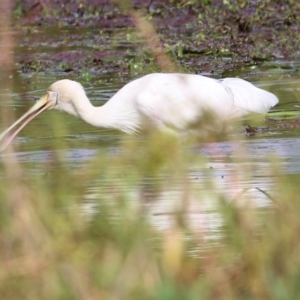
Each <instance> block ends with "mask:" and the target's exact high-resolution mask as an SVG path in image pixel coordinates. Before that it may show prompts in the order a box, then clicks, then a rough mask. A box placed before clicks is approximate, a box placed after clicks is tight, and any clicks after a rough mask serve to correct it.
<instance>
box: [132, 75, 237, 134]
mask: <svg viewBox="0 0 300 300" xmlns="http://www.w3.org/2000/svg"><path fill="white" fill-rule="evenodd" d="M147 79H151V80H148V81H147V84H145V86H144V87H143V89H141V90H140V92H139V93H138V95H137V97H136V101H135V106H136V109H137V111H139V112H140V113H141V114H142V115H143V116H145V120H146V121H150V123H151V124H154V125H155V126H156V127H159V128H161V129H163V128H165V127H166V128H175V129H179V130H183V129H187V128H188V127H191V126H192V127H193V126H194V125H195V124H197V123H198V122H199V121H200V120H201V119H202V117H203V115H205V114H206V113H211V114H214V115H216V116H218V117H217V118H216V119H219V118H222V117H225V118H226V116H229V115H230V112H231V111H232V108H233V106H232V103H233V101H232V99H230V97H229V95H228V93H227V91H226V90H225V89H224V87H223V86H222V85H221V84H220V83H219V82H218V81H217V80H214V79H211V78H207V77H203V76H199V75H186V74H161V75H159V74H158V75H152V77H149V76H148V77H147Z"/></svg>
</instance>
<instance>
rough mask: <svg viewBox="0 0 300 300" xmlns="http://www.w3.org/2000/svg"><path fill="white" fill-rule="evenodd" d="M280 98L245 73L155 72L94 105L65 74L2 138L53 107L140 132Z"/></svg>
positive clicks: (259, 108) (249, 109)
mask: <svg viewBox="0 0 300 300" xmlns="http://www.w3.org/2000/svg"><path fill="white" fill-rule="evenodd" d="M277 102H278V99H277V97H276V96H275V95H273V94H272V93H269V92H267V91H264V90H262V89H259V88H257V87H255V86H254V85H252V84H251V83H249V82H247V81H245V80H243V79H238V78H225V79H220V80H218V79H212V78H208V77H205V76H201V75H189V74H163V73H155V74H149V75H146V76H144V77H141V78H139V79H136V80H133V81H132V82H130V83H128V84H126V85H125V86H124V87H123V88H121V89H120V90H119V91H118V92H117V93H116V94H115V95H114V96H113V97H112V98H111V99H110V100H109V101H108V102H106V103H105V104H104V105H102V106H101V107H94V106H93V105H92V104H91V102H90V101H89V99H88V98H87V96H86V93H85V91H84V89H83V87H82V86H81V84H80V83H78V82H76V81H72V80H68V79H63V80H59V81H57V82H55V83H53V84H52V85H51V86H50V88H49V91H48V92H47V94H46V95H45V96H44V97H42V98H41V99H40V100H39V102H37V103H36V105H35V106H34V107H33V108H32V109H31V110H30V111H29V112H28V113H27V114H26V115H24V116H23V117H22V118H21V119H19V120H18V121H17V122H16V123H15V124H13V125H12V126H11V127H10V128H9V129H8V130H7V131H5V132H4V133H3V134H2V135H1V136H0V139H1V138H2V137H3V136H4V135H5V134H6V133H7V132H8V131H9V130H10V129H12V128H13V127H14V126H15V125H16V124H18V123H19V122H20V121H22V120H24V119H25V118H27V117H29V118H30V119H32V118H33V117H34V116H35V115H37V114H39V113H40V112H41V111H44V110H47V109H51V108H55V109H58V110H61V111H65V112H67V113H70V114H73V115H74V116H77V117H79V118H81V119H83V120H84V121H85V122H87V123H89V124H91V125H93V126H97V127H104V128H113V129H117V130H121V131H124V132H126V133H135V132H139V131H141V130H143V129H145V128H149V127H150V128H153V127H154V128H157V129H161V130H164V129H172V130H173V129H176V130H181V131H185V130H188V129H189V128H191V127H195V124H198V123H199V121H201V118H203V116H204V115H205V114H206V113H209V115H210V119H211V120H212V121H214V122H212V123H215V121H216V120H217V121H226V120H229V119H232V118H236V117H240V116H243V115H246V114H249V113H261V114H265V113H267V112H268V111H269V109H270V108H271V107H272V106H274V105H276V104H277ZM39 103H40V104H39ZM28 122H29V120H28V121H27V122H26V123H28ZM26 123H25V124H26ZM24 126H25V125H24ZM199 130H201V128H199Z"/></svg>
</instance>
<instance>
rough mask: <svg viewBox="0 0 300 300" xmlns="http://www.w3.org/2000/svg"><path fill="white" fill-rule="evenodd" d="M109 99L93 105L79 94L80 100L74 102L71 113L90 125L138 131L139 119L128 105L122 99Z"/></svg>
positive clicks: (130, 131) (129, 131) (128, 131)
mask: <svg viewBox="0 0 300 300" xmlns="http://www.w3.org/2000/svg"><path fill="white" fill-rule="evenodd" d="M83 98H85V99H84V101H83ZM113 98H114V97H113ZM113 98H112V99H113ZM112 99H111V100H112ZM111 100H110V101H108V102H107V103H105V104H104V105H102V106H99V107H95V106H93V105H92V103H91V102H90V100H89V99H88V98H87V96H86V95H84V97H82V95H81V97H80V101H75V103H76V104H75V103H74V104H75V105H74V109H75V111H74V113H73V114H74V115H76V116H77V117H79V118H81V119H82V120H83V121H85V122H86V123H88V124H90V125H92V126H96V127H104V128H111V129H117V130H121V131H124V132H127V133H133V132H136V131H138V125H139V121H138V120H137V117H136V114H135V113H134V111H133V110H132V109H130V107H128V105H124V103H123V101H117V102H116V101H111ZM122 103H123V104H122ZM116 104H117V105H116ZM69 113H72V112H69Z"/></svg>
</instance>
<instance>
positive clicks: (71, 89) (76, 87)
mask: <svg viewBox="0 0 300 300" xmlns="http://www.w3.org/2000/svg"><path fill="white" fill-rule="evenodd" d="M82 93H84V95H85V92H84V89H83V87H82V86H81V84H80V83H78V82H76V81H72V80H69V79H63V80H59V81H56V82H54V83H53V84H52V85H51V86H50V88H49V89H48V91H47V92H46V94H45V95H44V96H42V97H41V98H40V99H39V100H38V101H37V102H36V103H35V104H34V105H33V106H32V107H31V108H30V109H29V111H27V112H26V113H25V114H24V115H23V116H22V117H21V118H20V119H18V120H17V121H16V122H15V123H14V124H12V125H11V126H10V127H9V128H7V129H6V130H5V131H4V132H3V133H2V134H1V135H0V141H1V140H2V139H3V138H4V137H5V136H6V135H7V133H8V132H10V131H11V130H12V129H13V128H15V127H16V126H17V125H18V124H21V122H22V124H21V125H20V127H19V128H18V129H17V130H16V131H14V132H13V133H12V134H11V135H10V136H9V137H8V138H7V139H6V140H5V142H4V143H3V144H2V145H1V146H0V151H2V150H4V149H5V148H6V147H7V146H8V144H9V143H10V142H11V141H12V140H13V138H14V137H15V136H16V135H17V134H18V133H19V132H20V130H21V129H22V128H23V127H25V126H26V124H28V123H29V122H30V121H31V120H32V119H33V118H35V117H36V116H37V115H39V114H40V113H42V112H43V111H46V110H49V109H52V108H56V109H59V110H61V111H65V112H68V113H70V114H73V115H77V113H76V110H75V107H74V105H73V102H72V99H76V96H77V97H78V95H81V94H82Z"/></svg>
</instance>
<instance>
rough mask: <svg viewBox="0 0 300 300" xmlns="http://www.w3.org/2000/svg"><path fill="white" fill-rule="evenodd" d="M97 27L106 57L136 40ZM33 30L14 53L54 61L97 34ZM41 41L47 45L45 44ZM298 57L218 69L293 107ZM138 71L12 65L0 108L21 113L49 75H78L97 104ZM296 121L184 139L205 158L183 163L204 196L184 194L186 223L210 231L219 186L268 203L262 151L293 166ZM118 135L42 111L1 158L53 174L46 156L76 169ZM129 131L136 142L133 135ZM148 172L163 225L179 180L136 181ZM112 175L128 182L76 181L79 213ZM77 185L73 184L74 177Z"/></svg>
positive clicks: (295, 170)
mask: <svg viewBox="0 0 300 300" xmlns="http://www.w3.org/2000/svg"><path fill="white" fill-rule="evenodd" d="M97 31H98V30H97V29H94V31H93V30H92V31H91V30H89V34H90V39H92V40H93V33H95V32H97ZM101 33H102V37H103V35H104V36H105V35H107V36H112V37H113V40H112V42H111V44H110V45H107V44H105V46H102V48H101V47H100V46H99V47H100V48H101V51H107V52H109V51H111V52H112V53H114V55H115V56H114V58H111V60H113V59H117V60H119V59H122V55H123V56H124V59H127V60H128V59H129V57H130V55H132V54H130V53H129V52H130V50H132V51H133V52H136V48H137V47H138V44H139V43H137V42H136V40H134V42H132V40H131V37H130V34H131V33H130V32H128V31H124V30H123V29H122V30H121V29H120V31H119V32H118V31H117V32H113V33H112V32H111V31H105V30H104V29H103V30H102V31H101ZM33 34H35V35H36V36H35V39H36V40H39V42H35V45H34V46H33V47H29V44H30V43H31V39H32V38H28V39H27V40H26V39H25V40H24V42H23V43H20V44H19V45H17V46H16V53H17V54H18V53H21V52H24V51H26V52H31V53H34V55H36V56H37V57H39V59H41V60H42V58H43V57H46V58H47V59H49V57H53V59H55V60H56V61H57V64H59V58H58V57H59V56H61V55H63V53H64V51H68V53H71V54H72V53H73V54H74V53H75V52H76V51H81V52H82V51H83V52H84V53H86V54H87V55H88V53H89V52H90V51H93V50H94V49H95V45H96V44H97V43H98V44H99V41H94V43H93V44H92V43H86V42H85V41H86V40H85V38H84V34H85V32H84V31H83V32H77V33H76V39H74V38H73V39H72V38H71V37H72V32H71V31H68V29H64V30H61V38H60V39H59V37H58V36H54V35H53V31H52V30H51V29H44V30H43V29H38V30H37V31H36V32H35V33H33ZM42 37H43V38H42ZM78 37H81V38H82V39H80V38H78ZM52 38H53V39H54V40H53V41H52V40H51V39H52ZM44 40H45V42H44ZM58 40H59V41H58ZM50 41H51V43H50ZM103 41H107V38H103ZM49 44H51V45H52V47H50V48H49ZM83 45H84V47H82V46H83ZM133 64H134V63H133ZM299 64H300V62H295V61H280V60H278V61H272V62H268V61H266V62H264V63H262V64H261V65H259V66H248V67H245V68H244V69H242V70H241V69H239V70H234V71H232V72H226V73H225V74H224V76H226V77H229V76H239V77H242V78H246V79H247V80H249V81H251V82H253V83H254V84H256V85H258V86H260V87H262V88H265V89H267V90H270V91H271V92H273V93H275V94H276V95H277V96H278V97H279V99H280V105H279V106H278V107H275V108H274V109H273V111H284V110H297V109H299V105H300V103H299V101H298V100H299V99H300V97H299V90H300V87H299V84H298V82H299V76H298V74H297V69H298V67H299ZM200 73H201V72H200ZM142 74H143V72H140V74H139V72H138V71H137V73H135V72H126V71H124V74H119V73H116V72H114V70H113V69H112V70H110V71H108V70H106V69H105V65H104V66H103V67H102V68H98V69H97V70H89V72H88V73H87V71H86V70H85V71H83V72H80V71H78V70H77V71H72V72H64V71H62V66H61V68H57V69H54V70H52V71H51V70H50V69H49V70H46V71H36V72H33V71H31V72H29V73H24V72H21V73H20V72H17V71H16V72H15V77H14V78H13V79H12V81H13V85H12V89H6V88H2V90H0V97H1V102H0V110H1V111H2V112H3V111H4V112H5V111H8V110H13V111H14V113H15V116H16V117H19V116H21V115H22V114H23V113H24V112H25V111H26V110H27V109H28V108H29V107H30V106H31V105H32V103H33V100H34V99H37V98H39V97H40V96H41V95H42V94H43V93H44V91H45V90H46V89H47V87H48V86H49V85H50V84H51V83H52V82H53V81H55V80H57V79H61V78H71V79H75V80H77V81H80V82H81V83H82V84H83V86H84V87H85V89H86V92H87V94H88V96H89V98H90V99H91V101H92V102H93V104H94V105H95V106H99V105H102V104H103V103H105V101H107V100H108V99H109V98H110V97H111V96H112V95H113V94H114V93H115V92H116V91H117V90H118V89H119V88H121V87H122V86H123V85H124V84H125V83H126V82H128V81H130V80H131V79H133V78H135V77H137V76H138V75H142ZM297 124H298V123H297V119H295V120H293V121H292V122H290V121H280V120H277V119H275V120H268V121H266V123H265V124H262V126H267V127H269V129H268V130H267V131H265V132H261V133H259V134H257V135H255V136H252V137H247V136H245V134H244V133H243V128H238V129H237V132H236V133H234V141H232V139H231V138H230V139H228V140H226V139H225V141H220V142H214V143H199V144H192V145H189V151H190V153H191V155H192V156H196V157H197V156H199V157H201V158H203V159H204V160H205V163H204V164H201V165H200V166H197V165H195V164H191V165H190V166H189V180H190V182H191V184H192V185H193V186H194V190H195V191H196V194H197V193H202V194H201V195H202V196H201V197H202V199H205V201H204V202H203V203H201V205H199V203H198V202H197V201H196V198H197V196H195V197H193V196H191V197H189V204H188V205H187V206H186V211H185V213H186V217H187V219H188V220H189V221H190V222H191V224H192V226H195V227H199V226H200V227H201V228H204V229H208V230H209V231H210V232H214V234H213V235H212V236H213V237H215V236H216V232H217V229H218V228H219V227H220V226H221V220H220V219H219V218H218V215H217V214H216V212H215V211H214V207H213V202H214V198H215V197H216V195H219V194H224V195H225V197H226V198H227V199H228V200H229V201H231V200H233V199H235V198H236V197H237V196H238V195H239V194H240V193H241V192H243V191H244V192H243V195H242V196H243V197H246V198H247V197H249V198H251V199H252V200H253V199H254V200H255V204H256V205H257V206H259V207H265V206H267V205H269V204H270V198H269V197H268V196H267V195H268V194H272V192H273V191H274V190H276V180H277V179H276V178H275V177H274V176H272V172H271V171H270V157H274V158H277V159H279V165H280V166H281V169H282V170H283V172H285V174H291V175H298V174H300V152H299V148H300V129H299V128H298V127H299V126H297ZM3 129H4V125H1V130H3ZM126 138H127V137H125V136H124V135H123V134H119V133H117V132H113V131H109V130H104V129H99V128H93V127H91V126H89V125H87V124H84V123H83V122H82V121H81V120H79V119H76V118H74V117H72V116H68V115H66V114H63V113H61V112H58V111H48V112H46V113H43V114H42V115H40V116H38V117H37V118H36V119H34V120H33V121H32V122H31V123H30V124H29V125H28V126H27V127H26V128H25V129H24V130H23V131H22V132H21V134H19V135H18V137H17V138H16V139H15V140H14V145H15V148H16V149H18V150H17V152H16V153H14V154H2V155H1V159H2V160H6V159H10V157H11V156H13V157H15V158H16V159H17V160H18V161H19V162H20V163H21V164H22V166H23V168H24V169H25V170H26V173H27V174H28V176H32V178H35V176H36V177H39V176H47V174H48V173H51V174H52V175H51V176H53V177H55V176H56V173H59V172H60V171H61V165H55V164H52V162H53V161H56V159H57V156H59V159H60V162H61V163H63V164H64V167H65V168H68V169H69V170H72V171H74V172H76V170H78V169H80V168H84V167H85V166H86V165H88V164H89V163H90V162H93V160H94V159H95V157H97V156H99V155H100V154H101V153H106V154H108V155H111V156H112V157H114V156H117V155H119V153H120V151H121V152H122V150H123V149H122V146H120V145H122V142H123V140H124V139H126ZM132 139H137V140H140V142H141V143H142V142H143V138H141V137H133V138H132ZM124 164H125V166H123V168H127V169H128V170H129V171H130V170H133V171H132V172H133V173H134V165H131V162H124ZM126 164H127V165H126ZM1 169H2V167H1ZM129 173H130V172H129ZM116 174H117V173H116ZM1 176H2V175H1ZM78 179H79V178H78ZM153 180H154V181H155V180H156V181H162V182H165V183H166V185H165V186H164V188H161V190H160V193H159V196H158V197H156V201H155V203H151V201H150V202H149V204H148V206H149V210H148V212H149V216H150V220H151V222H153V224H154V225H155V226H156V227H157V228H168V226H169V225H170V222H171V221H170V218H171V217H172V214H173V212H174V210H176V207H178V206H176V205H179V206H180V201H181V200H182V194H183V193H184V188H181V184H180V183H178V182H177V183H176V184H174V185H168V184H167V180H166V179H165V178H164V175H163V174H161V177H160V176H156V178H155V179H153V178H145V179H144V180H143V186H147V185H148V184H149V185H151V184H152V181H153ZM208 180H209V182H210V187H209V190H210V191H213V193H211V194H210V193H209V192H208V189H207V182H208ZM112 181H113V185H114V186H115V187H116V186H118V187H119V188H120V190H124V189H126V188H127V187H128V186H127V185H126V184H125V183H124V180H123V178H120V177H117V175H116V176H115V177H114V176H113V175H111V177H109V178H106V179H103V177H101V176H100V177H95V178H94V179H93V180H90V181H88V182H86V181H85V182H84V183H82V189H83V190H84V192H83V193H82V206H81V209H82V211H83V212H84V213H85V214H87V215H89V216H92V215H93V212H94V211H95V210H97V209H100V207H99V206H100V204H99V201H98V200H97V199H100V198H101V199H103V201H105V200H106V201H111V200H112V195H111V187H112ZM78 185H81V182H80V181H78ZM128 189H129V190H128V191H126V193H127V194H128V198H130V200H131V201H137V202H138V201H139V199H140V196H141V191H142V190H143V187H141V186H139V185H135V184H133V185H129V187H128ZM203 191H205V195H204V193H203Z"/></svg>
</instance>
